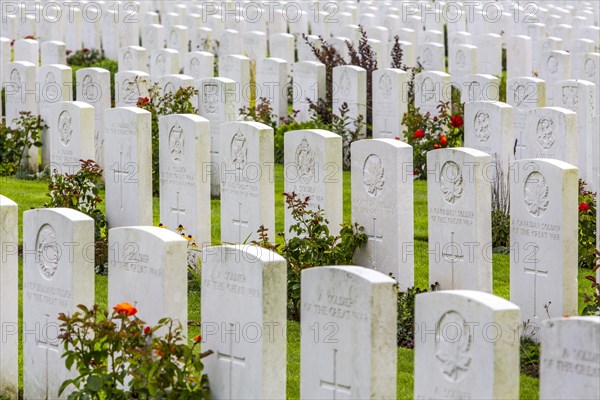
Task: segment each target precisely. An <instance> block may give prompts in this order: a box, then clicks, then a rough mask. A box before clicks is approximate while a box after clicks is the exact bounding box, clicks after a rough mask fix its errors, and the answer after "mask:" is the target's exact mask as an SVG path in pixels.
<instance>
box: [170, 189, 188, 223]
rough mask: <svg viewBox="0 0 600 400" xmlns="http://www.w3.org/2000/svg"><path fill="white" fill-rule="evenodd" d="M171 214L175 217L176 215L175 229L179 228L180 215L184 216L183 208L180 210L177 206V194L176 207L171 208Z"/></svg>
mask: <svg viewBox="0 0 600 400" xmlns="http://www.w3.org/2000/svg"><path fill="white" fill-rule="evenodd" d="M171 212H172V213H174V214H175V215H177V227H179V225H180V223H179V216H180V215H185V208H181V207H180V206H179V192H177V200H176V206H175V207H171Z"/></svg>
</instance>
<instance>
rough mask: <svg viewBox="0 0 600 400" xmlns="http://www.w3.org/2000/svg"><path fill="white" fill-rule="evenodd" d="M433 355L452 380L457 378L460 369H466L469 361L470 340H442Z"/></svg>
mask: <svg viewBox="0 0 600 400" xmlns="http://www.w3.org/2000/svg"><path fill="white" fill-rule="evenodd" d="M444 344H445V345H444V346H440V348H439V349H438V351H437V352H436V353H435V356H436V357H437V358H438V360H440V361H441V362H442V372H443V373H444V374H445V375H447V376H448V378H450V379H451V380H453V381H456V380H457V379H458V374H459V372H460V371H467V370H468V368H469V364H470V363H471V357H470V356H469V355H468V352H469V347H470V342H469V341H468V340H461V341H458V342H453V343H452V342H444Z"/></svg>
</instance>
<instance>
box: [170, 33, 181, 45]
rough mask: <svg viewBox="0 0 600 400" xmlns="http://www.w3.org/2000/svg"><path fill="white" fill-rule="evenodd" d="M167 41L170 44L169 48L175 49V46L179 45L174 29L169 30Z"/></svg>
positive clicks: (177, 34)
mask: <svg viewBox="0 0 600 400" xmlns="http://www.w3.org/2000/svg"><path fill="white" fill-rule="evenodd" d="M169 40H170V42H171V46H174V47H177V45H178V44H179V32H177V29H176V28H173V29H171V34H170V35H169Z"/></svg>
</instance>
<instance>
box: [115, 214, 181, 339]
mask: <svg viewBox="0 0 600 400" xmlns="http://www.w3.org/2000/svg"><path fill="white" fill-rule="evenodd" d="M108 238H109V239H108V246H109V248H110V249H111V251H110V252H109V258H108V304H109V306H114V305H116V304H120V303H124V302H126V303H129V304H131V305H132V306H134V307H135V308H137V309H138V314H137V317H138V318H140V319H141V320H142V321H144V322H146V323H147V324H148V325H150V326H153V325H155V324H156V323H158V321H159V320H160V319H161V318H165V317H169V318H172V319H173V320H176V321H177V322H179V323H181V326H182V328H183V332H184V335H185V332H187V305H188V299H187V293H188V292H187V275H188V269H187V243H188V241H187V240H186V239H184V238H182V237H181V236H180V235H179V234H177V233H175V232H171V231H170V230H168V229H163V228H159V227H156V226H123V227H120V228H113V229H111V230H110V232H109V234H108Z"/></svg>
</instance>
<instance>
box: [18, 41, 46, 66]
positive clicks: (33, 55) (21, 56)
mask: <svg viewBox="0 0 600 400" xmlns="http://www.w3.org/2000/svg"><path fill="white" fill-rule="evenodd" d="M13 57H14V60H15V61H27V62H30V63H32V64H33V65H35V66H36V67H37V66H38V65H39V63H40V44H39V42H38V41H37V40H34V39H19V40H15V43H14V52H13Z"/></svg>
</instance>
